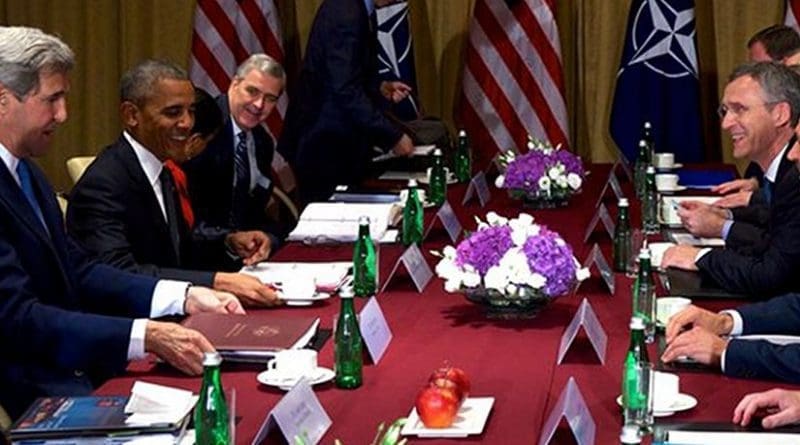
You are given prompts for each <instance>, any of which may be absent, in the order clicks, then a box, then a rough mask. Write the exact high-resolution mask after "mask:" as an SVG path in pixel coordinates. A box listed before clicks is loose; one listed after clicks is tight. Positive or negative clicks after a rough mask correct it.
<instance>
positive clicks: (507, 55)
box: [459, 0, 569, 166]
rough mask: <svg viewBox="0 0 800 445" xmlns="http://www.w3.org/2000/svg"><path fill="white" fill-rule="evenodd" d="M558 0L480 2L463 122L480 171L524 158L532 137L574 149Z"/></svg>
mask: <svg viewBox="0 0 800 445" xmlns="http://www.w3.org/2000/svg"><path fill="white" fill-rule="evenodd" d="M554 11H555V7H554V0H507V1H505V2H502V1H497V0H477V2H476V3H475V12H474V14H473V18H472V24H471V25H470V29H469V41H468V42H467V48H466V55H465V62H466V63H465V68H464V78H463V87H462V95H461V105H460V108H459V115H460V119H461V123H462V124H463V125H464V127H465V129H466V130H467V133H468V134H469V135H470V137H471V138H472V146H473V147H474V148H473V156H475V162H476V164H478V165H481V166H483V165H486V163H487V162H488V161H489V160H490V159H491V158H492V157H493V156H494V155H495V154H496V153H497V152H498V151H505V150H507V149H509V148H512V147H515V148H517V149H520V150H522V151H525V147H526V142H527V136H528V135H531V136H533V137H535V138H537V139H544V140H548V141H550V142H551V143H552V144H553V145H554V146H555V145H558V144H563V146H564V147H565V148H567V147H568V142H569V141H568V139H567V134H568V127H567V109H566V105H565V104H564V80H563V73H562V68H561V43H560V42H559V38H558V27H557V26H556V22H555V17H554V16H553V12H554Z"/></svg>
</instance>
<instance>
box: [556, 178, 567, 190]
mask: <svg viewBox="0 0 800 445" xmlns="http://www.w3.org/2000/svg"><path fill="white" fill-rule="evenodd" d="M556 185H557V186H558V188H561V189H565V188H567V178H566V177H564V175H561V176H559V177H558V178H557V179H556Z"/></svg>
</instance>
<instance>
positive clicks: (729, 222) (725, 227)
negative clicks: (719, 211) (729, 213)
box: [722, 219, 733, 240]
mask: <svg viewBox="0 0 800 445" xmlns="http://www.w3.org/2000/svg"><path fill="white" fill-rule="evenodd" d="M731 227H733V220H730V219H726V220H725V222H724V223H722V239H724V240H727V239H728V233H730V231H731Z"/></svg>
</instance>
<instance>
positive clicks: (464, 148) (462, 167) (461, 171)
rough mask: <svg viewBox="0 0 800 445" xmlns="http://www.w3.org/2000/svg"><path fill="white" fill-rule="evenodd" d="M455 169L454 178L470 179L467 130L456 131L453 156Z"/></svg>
mask: <svg viewBox="0 0 800 445" xmlns="http://www.w3.org/2000/svg"><path fill="white" fill-rule="evenodd" d="M455 170H456V179H458V182H468V181H469V180H470V179H472V153H471V152H470V148H469V139H467V132H466V131H464V130H460V131H459V132H458V147H456V156H455Z"/></svg>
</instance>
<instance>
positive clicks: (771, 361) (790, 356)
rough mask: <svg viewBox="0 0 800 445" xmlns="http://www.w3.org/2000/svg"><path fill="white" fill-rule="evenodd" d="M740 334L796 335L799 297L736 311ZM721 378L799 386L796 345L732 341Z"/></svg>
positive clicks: (799, 359) (799, 358)
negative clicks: (733, 377) (778, 382)
mask: <svg viewBox="0 0 800 445" xmlns="http://www.w3.org/2000/svg"><path fill="white" fill-rule="evenodd" d="M737 311H738V312H739V314H740V315H741V316H742V321H743V326H742V327H743V330H742V334H745V335H748V334H774V335H800V294H787V295H782V296H780V297H775V298H773V299H771V300H769V301H765V302H761V303H755V304H750V305H747V306H743V307H741V308H738V309H737ZM725 374H728V375H732V376H736V377H748V378H758V379H777V380H782V381H785V382H791V383H800V344H792V345H784V346H780V345H775V344H773V343H770V342H768V341H765V340H758V341H753V340H736V339H735V338H734V339H733V340H731V342H730V343H728V347H727V349H726V351H725Z"/></svg>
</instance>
